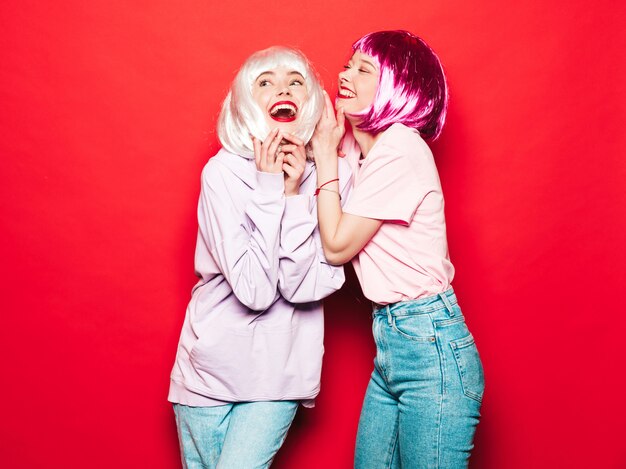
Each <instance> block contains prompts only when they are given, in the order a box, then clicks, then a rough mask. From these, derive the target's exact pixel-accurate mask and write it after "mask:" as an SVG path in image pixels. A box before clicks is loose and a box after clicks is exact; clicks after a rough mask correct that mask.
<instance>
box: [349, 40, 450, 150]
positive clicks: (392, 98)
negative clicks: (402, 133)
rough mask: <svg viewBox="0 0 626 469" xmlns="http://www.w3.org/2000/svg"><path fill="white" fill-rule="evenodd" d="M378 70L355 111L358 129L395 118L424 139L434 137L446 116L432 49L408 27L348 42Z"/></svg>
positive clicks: (381, 126)
mask: <svg viewBox="0 0 626 469" xmlns="http://www.w3.org/2000/svg"><path fill="white" fill-rule="evenodd" d="M352 50H353V51H354V52H357V51H358V52H361V53H364V54H367V55H369V56H371V57H372V58H374V60H375V61H376V62H377V65H378V66H379V69H380V77H379V81H378V89H377V90H376V96H375V97H374V102H373V103H372V105H371V106H370V107H369V108H368V109H366V110H365V111H363V112H362V113H361V114H358V116H359V117H361V118H362V121H361V122H360V123H359V124H358V126H357V127H358V128H359V129H361V130H364V131H366V132H369V133H372V134H377V133H379V132H382V131H384V130H386V129H387V128H389V127H390V126H391V125H392V124H394V123H396V122H400V123H402V124H404V125H406V126H407V127H412V128H414V129H416V130H418V131H419V132H420V135H421V136H422V138H424V139H425V140H435V139H436V138H437V137H439V134H440V133H441V130H442V128H443V124H444V122H445V120H446V111H447V108H448V85H447V83H446V77H445V75H444V73H443V67H442V66H441V62H440V61H439V57H437V55H436V54H435V52H434V51H433V50H432V49H431V48H430V47H429V46H428V45H427V44H426V43H425V42H424V41H423V40H422V39H420V38H419V37H417V36H414V35H413V34H411V33H409V32H408V31H378V32H375V33H370V34H367V35H365V36H363V37H362V38H361V39H359V40H358V41H356V42H355V43H354V44H353V45H352Z"/></svg>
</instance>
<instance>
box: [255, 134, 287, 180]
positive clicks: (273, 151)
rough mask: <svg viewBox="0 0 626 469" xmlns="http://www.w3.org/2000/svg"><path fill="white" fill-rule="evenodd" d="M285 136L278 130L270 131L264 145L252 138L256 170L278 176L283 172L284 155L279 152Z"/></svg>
mask: <svg viewBox="0 0 626 469" xmlns="http://www.w3.org/2000/svg"><path fill="white" fill-rule="evenodd" d="M282 139H283V135H282V134H281V133H280V131H279V130H278V129H277V128H276V129H273V130H271V131H270V133H269V134H268V136H267V138H266V139H265V141H264V142H263V143H261V141H260V140H258V139H257V138H255V137H252V144H253V145H254V161H255V162H256V169H257V170H258V171H261V172H263V173H273V174H278V173H282V172H283V160H284V158H285V155H284V153H282V152H281V151H278V147H279V145H280V142H281V140H282Z"/></svg>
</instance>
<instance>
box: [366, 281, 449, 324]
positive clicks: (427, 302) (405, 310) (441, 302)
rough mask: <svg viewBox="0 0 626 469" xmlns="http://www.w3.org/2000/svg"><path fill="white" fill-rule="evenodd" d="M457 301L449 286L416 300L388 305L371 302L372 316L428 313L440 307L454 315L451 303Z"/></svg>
mask: <svg viewBox="0 0 626 469" xmlns="http://www.w3.org/2000/svg"><path fill="white" fill-rule="evenodd" d="M457 303H458V301H457V299H456V295H455V294H454V290H453V289H452V287H450V288H449V289H448V290H446V291H445V292H443V293H438V294H436V295H432V296H427V297H425V298H419V299H417V300H408V301H398V302H397V303H390V304H388V305H379V304H377V303H372V304H373V311H372V316H377V315H384V316H408V315H413V314H428V313H432V312H434V311H438V310H440V309H447V310H448V313H449V314H450V316H451V317H452V316H454V310H453V308H452V306H453V305H456V304H457Z"/></svg>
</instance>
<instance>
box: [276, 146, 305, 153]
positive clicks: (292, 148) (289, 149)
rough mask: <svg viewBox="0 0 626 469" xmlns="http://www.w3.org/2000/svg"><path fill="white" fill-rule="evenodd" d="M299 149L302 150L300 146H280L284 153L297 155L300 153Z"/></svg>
mask: <svg viewBox="0 0 626 469" xmlns="http://www.w3.org/2000/svg"><path fill="white" fill-rule="evenodd" d="M298 148H300V147H299V146H298V145H291V144H287V145H281V146H280V149H281V151H282V152H283V153H295V152H297V151H298Z"/></svg>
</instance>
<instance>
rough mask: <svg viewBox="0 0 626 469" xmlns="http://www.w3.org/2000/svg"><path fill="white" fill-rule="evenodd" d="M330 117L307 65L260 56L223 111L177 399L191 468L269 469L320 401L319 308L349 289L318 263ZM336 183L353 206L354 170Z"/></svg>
mask: <svg viewBox="0 0 626 469" xmlns="http://www.w3.org/2000/svg"><path fill="white" fill-rule="evenodd" d="M323 106H324V97H323V92H322V89H321V87H320V84H319V81H318V78H317V76H316V74H315V72H314V70H313V69H312V67H311V65H310V64H309V62H308V61H307V59H306V58H305V57H304V56H303V55H302V54H301V53H300V52H298V51H296V50H294V49H290V48H286V47H271V48H269V49H266V50H262V51H259V52H256V53H254V54H252V56H251V57H250V58H248V60H246V62H245V63H244V64H243V66H242V67H241V69H240V70H239V73H238V74H237V76H236V78H235V80H234V82H233V84H232V87H231V90H230V92H229V93H228V96H227V97H226V99H225V100H224V104H223V106H222V111H221V114H220V118H219V123H218V135H219V139H220V142H221V143H222V146H223V148H222V149H221V150H220V151H219V152H218V153H217V154H216V155H215V156H214V157H213V158H211V159H210V160H209V162H208V163H207V164H206V166H205V167H204V170H203V171H202V189H201V194H200V201H199V205H198V223H199V230H198V239H197V245H196V254H195V269H196V273H197V275H198V276H199V277H200V280H199V281H198V283H197V284H196V285H195V286H194V288H193V292H192V297H191V301H190V303H189V306H188V307H187V312H186V315H185V320H184V324H183V329H182V332H181V336H180V341H179V345H178V351H177V354H176V362H175V364H174V369H173V370H172V374H171V382H170V391H169V400H170V401H171V402H172V403H174V411H175V415H176V423H177V427H178V435H179V440H180V445H181V453H182V459H183V465H184V466H185V467H188V468H195V467H202V468H215V467H219V468H226V469H248V468H266V467H269V465H270V464H271V462H272V459H273V458H274V455H275V454H276V452H277V451H278V449H279V448H280V446H281V445H282V443H283V441H284V439H285V437H286V434H287V431H288V429H289V426H290V425H291V422H292V421H293V418H294V416H295V413H296V409H297V407H298V405H299V404H302V405H304V406H305V407H312V406H313V403H314V399H315V397H316V396H317V394H318V392H319V386H320V373H321V365H322V354H323V335H324V331H323V311H322V303H321V300H322V299H323V298H325V297H326V296H328V295H330V294H331V293H332V292H334V291H335V290H337V289H339V288H340V287H341V285H342V284H343V282H344V273H343V270H342V268H341V267H335V266H331V265H329V264H328V263H327V262H326V259H325V258H324V254H323V249H322V245H321V242H320V237H319V232H318V229H317V216H316V213H317V208H316V197H315V195H317V194H318V193H319V191H320V190H324V189H325V188H323V187H322V188H316V174H315V165H314V163H313V161H312V160H311V159H310V158H308V157H307V144H308V141H309V139H310V138H311V136H312V134H313V131H314V129H315V125H316V123H317V121H318V120H319V117H320V115H321V112H322V109H323ZM338 179H339V180H340V181H339V182H340V184H339V187H340V193H338V194H337V196H338V197H342V198H343V199H345V198H346V197H345V196H346V191H347V189H348V187H349V182H350V181H349V180H350V171H349V169H348V166H347V164H346V165H344V164H341V165H340V172H339V176H338Z"/></svg>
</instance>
